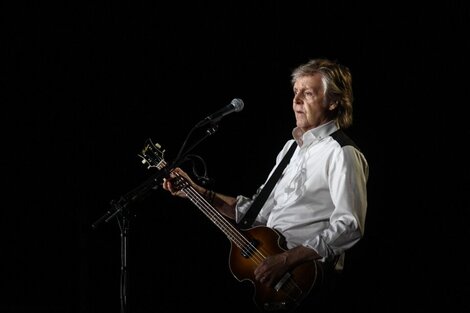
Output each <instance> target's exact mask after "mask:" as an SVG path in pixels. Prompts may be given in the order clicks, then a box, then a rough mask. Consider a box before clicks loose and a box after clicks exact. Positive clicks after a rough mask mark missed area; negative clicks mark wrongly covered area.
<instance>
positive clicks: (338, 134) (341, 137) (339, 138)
mask: <svg viewBox="0 0 470 313" xmlns="http://www.w3.org/2000/svg"><path fill="white" fill-rule="evenodd" d="M330 136H331V138H332V139H333V140H334V141H336V142H337V143H338V144H339V146H340V147H341V148H343V147H346V146H352V147H354V148H355V149H357V150H360V149H359V147H358V146H357V145H356V143H355V142H354V141H353V140H352V139H351V138H350V137H349V136H348V135H347V134H346V133H345V132H344V131H343V130H342V129H338V130H336V131H334V132H333V133H331V134H330Z"/></svg>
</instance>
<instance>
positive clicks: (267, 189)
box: [239, 140, 297, 227]
mask: <svg viewBox="0 0 470 313" xmlns="http://www.w3.org/2000/svg"><path fill="white" fill-rule="evenodd" d="M296 147H297V142H296V141H295V140H294V142H292V145H291V146H290V148H289V151H287V153H286V154H285V155H284V157H283V158H282V160H281V162H280V163H279V164H278V166H277V167H276V170H275V171H274V173H273V174H272V175H271V177H270V178H269V180H268V182H267V183H266V184H265V185H264V187H263V189H261V191H260V193H259V195H258V196H257V197H256V198H255V200H254V201H253V203H252V204H251V206H250V208H249V209H248V211H247V212H246V213H245V216H243V218H242V220H241V221H240V222H239V224H240V225H241V226H243V227H251V226H252V225H253V222H254V221H255V219H256V216H258V213H259V211H260V210H261V208H262V207H263V204H264V202H266V199H267V198H268V196H269V194H270V193H271V190H272V189H273V188H274V185H276V182H277V181H278V179H279V177H280V176H281V174H282V172H283V171H284V168H285V167H286V166H287V164H288V163H289V161H290V158H291V157H292V155H293V154H294V151H295V148H296Z"/></svg>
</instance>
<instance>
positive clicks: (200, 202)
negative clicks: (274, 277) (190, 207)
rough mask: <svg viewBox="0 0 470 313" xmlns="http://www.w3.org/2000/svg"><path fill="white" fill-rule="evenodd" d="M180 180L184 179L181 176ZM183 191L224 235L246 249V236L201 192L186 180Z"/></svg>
mask: <svg viewBox="0 0 470 313" xmlns="http://www.w3.org/2000/svg"><path fill="white" fill-rule="evenodd" d="M179 178H180V179H184V178H183V177H182V176H179ZM184 185H185V186H184V187H183V188H181V191H183V192H184V194H185V195H186V196H187V197H188V199H189V200H190V201H191V202H192V203H193V204H194V205H195V206H196V207H197V208H198V209H199V210H200V211H201V212H202V213H204V215H205V216H207V218H209V219H210V220H211V221H212V222H213V223H214V224H215V225H216V226H217V227H218V228H219V229H220V230H221V231H222V232H223V233H224V234H225V236H227V238H228V239H229V240H230V241H232V242H233V243H234V244H235V245H237V246H238V247H239V248H243V247H245V245H246V244H247V239H246V238H245V237H244V235H243V234H242V233H241V232H240V231H239V230H238V229H237V228H236V227H235V226H234V225H233V224H232V223H230V222H229V221H228V220H227V219H226V218H225V217H224V216H223V215H222V214H221V213H220V212H219V211H218V210H217V209H216V208H215V207H214V206H212V205H211V204H210V203H209V202H208V201H207V200H206V199H205V198H204V197H203V196H202V195H201V194H200V193H199V192H197V191H196V189H194V188H193V187H192V186H191V185H190V184H189V183H188V182H187V181H186V180H185V183H184Z"/></svg>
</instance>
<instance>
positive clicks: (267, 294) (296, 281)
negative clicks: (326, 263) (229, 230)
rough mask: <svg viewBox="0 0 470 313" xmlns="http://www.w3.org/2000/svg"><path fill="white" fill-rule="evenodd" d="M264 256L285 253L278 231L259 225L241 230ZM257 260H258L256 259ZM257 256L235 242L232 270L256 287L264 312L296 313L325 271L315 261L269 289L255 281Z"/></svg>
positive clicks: (297, 268) (306, 263)
mask: <svg viewBox="0 0 470 313" xmlns="http://www.w3.org/2000/svg"><path fill="white" fill-rule="evenodd" d="M241 232H242V233H243V234H244V236H245V237H246V238H247V239H248V240H249V241H250V242H252V243H253V244H254V245H255V246H256V249H257V250H258V251H262V252H263V255H265V257H269V256H271V255H274V254H278V253H282V252H284V251H286V248H285V241H284V237H283V236H282V235H281V234H280V233H278V232H277V231H276V230H274V229H272V228H269V227H265V226H256V227H253V228H249V229H246V230H243V231H241ZM253 258H255V259H253ZM257 258H258V256H257V255H256V254H253V255H250V253H247V252H246V251H245V250H244V249H242V248H240V247H239V245H235V244H233V243H232V246H231V250H230V262H229V265H230V271H231V272H232V274H233V275H234V276H235V278H236V279H238V280H239V281H246V280H248V281H250V282H251V283H253V284H254V286H255V292H254V295H253V300H254V302H255V304H256V306H257V307H258V308H259V309H260V310H261V311H264V312H272V311H282V312H288V311H293V310H294V309H295V308H296V307H297V306H298V305H299V304H300V303H301V302H302V300H303V299H304V298H305V297H306V296H307V295H308V294H310V293H311V292H312V291H313V289H315V287H316V286H318V285H319V284H320V282H321V280H322V268H321V265H320V264H319V263H318V262H316V261H311V262H305V263H303V264H301V265H299V266H297V267H296V268H295V269H294V270H293V271H291V272H290V273H287V274H286V275H287V276H285V277H284V278H281V281H283V283H278V284H276V286H268V285H265V284H262V283H260V282H258V281H256V280H255V278H254V270H255V268H256V267H257V266H258V265H259V260H258V259H257Z"/></svg>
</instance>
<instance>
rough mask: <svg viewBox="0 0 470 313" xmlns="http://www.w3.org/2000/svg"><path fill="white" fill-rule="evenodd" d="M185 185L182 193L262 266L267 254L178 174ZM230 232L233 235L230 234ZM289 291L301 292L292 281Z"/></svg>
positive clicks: (286, 283) (287, 282)
mask: <svg viewBox="0 0 470 313" xmlns="http://www.w3.org/2000/svg"><path fill="white" fill-rule="evenodd" d="M176 175H177V176H178V177H179V178H180V179H181V180H182V181H183V183H184V185H185V186H184V187H183V188H182V191H183V192H184V193H185V194H186V195H187V196H188V198H189V199H190V200H191V202H193V203H194V204H195V205H196V206H197V207H198V208H200V209H201V211H202V212H203V213H204V214H205V215H206V216H207V217H208V218H209V219H211V220H212V221H213V222H214V223H215V224H216V225H217V226H219V227H220V228H221V229H222V230H224V233H225V234H226V235H227V236H228V237H229V239H231V240H232V241H234V242H235V244H236V245H237V246H238V247H239V248H240V249H242V251H243V250H244V247H246V248H247V249H249V251H248V253H250V252H252V255H253V258H250V259H251V260H252V261H253V262H254V263H255V264H257V265H258V264H260V263H261V262H262V261H263V260H264V259H266V256H265V254H266V252H265V251H262V250H260V249H258V248H256V247H255V246H254V245H253V244H252V243H251V242H250V241H249V240H247V239H246V238H245V237H244V236H243V235H242V234H241V233H240V232H239V231H238V230H237V229H236V228H235V227H234V226H233V225H232V224H231V223H229V222H228V221H227V220H226V219H225V218H224V217H223V216H222V214H221V213H220V212H219V211H217V210H216V209H215V208H214V207H213V206H212V205H211V204H210V203H209V202H208V201H207V200H206V199H205V198H204V197H203V196H202V195H201V194H200V193H199V192H197V190H195V189H194V187H192V186H191V185H190V184H189V183H188V182H187V181H186V179H185V178H184V177H183V176H181V175H180V174H178V173H177V174H176ZM229 231H230V232H231V233H229ZM283 286H284V287H286V288H287V289H288V290H289V291H291V290H293V289H295V290H300V288H299V286H298V285H297V284H296V283H295V282H294V281H293V280H292V279H288V280H287V281H286V282H285V284H284V285H283Z"/></svg>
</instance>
